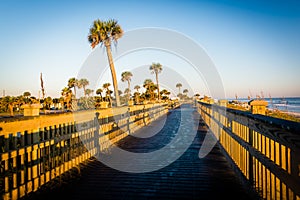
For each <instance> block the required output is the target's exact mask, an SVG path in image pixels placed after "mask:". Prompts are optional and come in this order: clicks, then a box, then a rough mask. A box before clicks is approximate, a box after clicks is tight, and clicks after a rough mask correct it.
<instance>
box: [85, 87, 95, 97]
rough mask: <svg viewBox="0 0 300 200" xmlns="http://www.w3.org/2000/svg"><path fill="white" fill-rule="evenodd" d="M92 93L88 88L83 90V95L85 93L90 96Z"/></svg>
mask: <svg viewBox="0 0 300 200" xmlns="http://www.w3.org/2000/svg"><path fill="white" fill-rule="evenodd" d="M93 92H94V90H91V89H89V88H87V89H86V90H85V93H86V95H88V96H90V94H92V93H93Z"/></svg>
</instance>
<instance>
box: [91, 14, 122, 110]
mask: <svg viewBox="0 0 300 200" xmlns="http://www.w3.org/2000/svg"><path fill="white" fill-rule="evenodd" d="M122 36H123V30H122V28H121V26H120V25H119V24H118V22H117V21H116V20H114V19H110V20H108V21H101V20H100V19H97V20H95V21H94V22H93V25H92V27H91V28H90V31H89V35H88V41H89V42H90V43H91V47H92V48H95V47H96V46H97V45H98V44H101V45H102V44H104V46H105V48H106V54H107V58H108V62H109V67H110V71H111V75H112V81H113V86H114V92H115V97H116V104H117V106H120V96H119V91H118V82H117V76H116V71H115V66H114V62H113V58H112V54H111V42H112V41H113V42H115V43H116V42H117V41H118V39H119V38H121V37H122Z"/></svg>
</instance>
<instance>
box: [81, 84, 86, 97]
mask: <svg viewBox="0 0 300 200" xmlns="http://www.w3.org/2000/svg"><path fill="white" fill-rule="evenodd" d="M82 87H83V94H84V97H86V92H85V85H83V86H82Z"/></svg>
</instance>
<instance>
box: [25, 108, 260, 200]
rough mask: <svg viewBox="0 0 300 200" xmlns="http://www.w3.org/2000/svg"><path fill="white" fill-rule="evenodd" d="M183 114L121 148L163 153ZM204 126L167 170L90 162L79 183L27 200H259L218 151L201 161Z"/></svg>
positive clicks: (173, 114) (123, 143)
mask: <svg viewBox="0 0 300 200" xmlns="http://www.w3.org/2000/svg"><path fill="white" fill-rule="evenodd" d="M183 107H189V105H184V106H183ZM180 109H182V108H179V109H175V110H172V111H170V113H169V114H168V117H167V120H166V126H167V128H168V131H161V132H160V133H158V134H156V135H155V136H153V137H151V138H136V137H133V136H128V137H127V138H125V139H123V140H122V141H120V142H119V143H118V146H119V147H121V148H123V149H127V150H130V151H135V152H145V151H153V150H155V149H159V148H161V147H162V145H165V144H167V143H168V142H169V141H170V138H171V136H172V134H173V133H174V132H175V131H171V129H172V128H176V125H177V124H179V122H178V120H180ZM154 125H155V124H154ZM199 125H200V126H199V129H198V132H197V136H196V137H195V139H194V141H193V143H192V145H191V146H190V147H189V148H188V150H187V151H186V152H185V153H184V154H183V155H182V156H181V157H180V158H179V159H178V160H176V161H175V162H174V163H172V164H170V165H169V166H167V167H165V168H163V169H160V170H157V171H153V172H148V173H126V172H120V171H117V170H115V169H112V168H109V167H107V166H106V165H104V164H102V163H101V162H99V161H97V160H96V159H91V161H90V162H89V163H87V164H86V166H85V167H84V168H83V169H82V170H81V176H80V177H78V178H77V179H72V180H67V181H66V183H65V184H63V185H61V186H60V187H56V188H54V189H51V190H49V189H48V190H47V189H46V190H41V191H39V192H36V193H33V194H31V195H30V196H29V197H27V198H26V199H32V200H35V199H51V200H54V199H61V198H67V199H72V200H74V199H86V200H88V199H210V200H212V199H243V200H251V199H258V198H257V197H256V196H255V194H253V193H252V192H251V191H252V190H251V189H249V188H245V187H244V186H243V185H242V184H241V183H240V182H239V179H238V178H237V176H236V175H235V173H234V171H233V170H232V169H231V167H230V165H229V163H228V162H227V161H226V159H225V157H224V156H223V155H222V153H221V151H220V149H219V148H218V146H217V145H216V146H215V147H214V148H213V150H212V151H211V152H210V153H209V154H208V155H207V156H206V157H205V158H202V159H199V157H198V153H199V149H200V146H201V144H202V141H203V139H204V137H205V134H206V132H205V131H203V129H202V128H201V125H203V121H202V120H200V123H199ZM136 134H139V133H138V132H137V133H136Z"/></svg>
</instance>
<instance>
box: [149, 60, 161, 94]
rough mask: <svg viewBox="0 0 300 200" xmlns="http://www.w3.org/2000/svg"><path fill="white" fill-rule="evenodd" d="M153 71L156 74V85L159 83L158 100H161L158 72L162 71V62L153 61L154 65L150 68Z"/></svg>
mask: <svg viewBox="0 0 300 200" xmlns="http://www.w3.org/2000/svg"><path fill="white" fill-rule="evenodd" d="M149 69H150V70H151V71H152V73H154V74H155V78H156V85H157V95H158V100H160V93H159V85H158V74H159V73H160V72H161V71H162V65H161V64H160V63H152V65H151V66H150V68H149Z"/></svg>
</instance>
